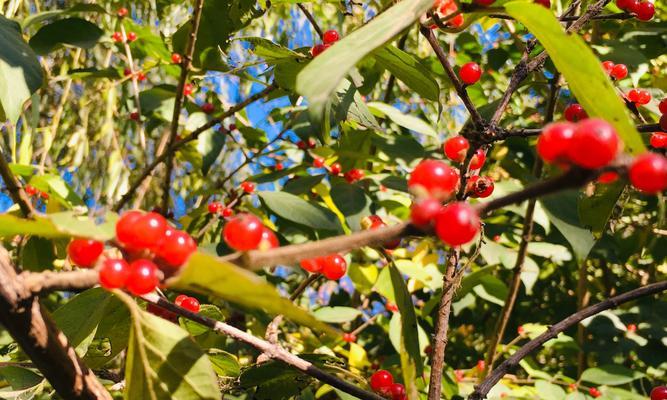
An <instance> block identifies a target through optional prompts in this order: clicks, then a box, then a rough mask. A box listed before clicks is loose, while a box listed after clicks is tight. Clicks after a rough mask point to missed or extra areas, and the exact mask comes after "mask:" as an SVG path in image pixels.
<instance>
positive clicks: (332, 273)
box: [322, 254, 347, 281]
mask: <svg viewBox="0 0 667 400" xmlns="http://www.w3.org/2000/svg"><path fill="white" fill-rule="evenodd" d="M346 272H347V261H345V258H343V256H341V255H340V254H333V255H330V256H326V257H325V258H324V260H323V265H322V275H324V276H325V277H326V278H327V279H330V280H334V281H335V280H338V279H340V278H342V277H343V276H345V273H346Z"/></svg>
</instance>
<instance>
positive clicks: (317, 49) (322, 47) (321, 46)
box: [310, 44, 331, 57]
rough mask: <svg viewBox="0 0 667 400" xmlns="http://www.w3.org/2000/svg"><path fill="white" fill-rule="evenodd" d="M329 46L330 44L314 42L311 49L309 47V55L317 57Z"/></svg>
mask: <svg viewBox="0 0 667 400" xmlns="http://www.w3.org/2000/svg"><path fill="white" fill-rule="evenodd" d="M329 47H331V45H330V44H316V45H315V46H313V48H312V49H310V55H312V56H313V57H317V56H319V55H320V54H322V53H323V52H324V50H326V49H328V48H329Z"/></svg>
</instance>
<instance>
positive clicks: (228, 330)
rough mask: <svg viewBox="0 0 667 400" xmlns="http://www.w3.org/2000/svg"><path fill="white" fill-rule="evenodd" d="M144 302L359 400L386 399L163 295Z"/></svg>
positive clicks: (149, 298) (149, 297)
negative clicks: (199, 325) (236, 341)
mask: <svg viewBox="0 0 667 400" xmlns="http://www.w3.org/2000/svg"><path fill="white" fill-rule="evenodd" d="M143 298H144V300H146V301H148V302H149V303H152V304H155V305H157V306H160V307H162V308H164V309H166V310H169V311H171V312H173V313H175V314H177V315H180V316H182V317H184V318H187V319H189V320H191V321H195V322H197V323H200V324H202V325H204V326H206V327H208V328H211V329H212V330H214V331H216V332H218V333H222V334H224V335H227V336H229V337H232V338H234V339H236V340H239V341H241V342H244V343H247V344H249V345H251V346H253V347H254V348H256V349H258V350H259V351H261V352H262V353H264V354H267V355H268V356H269V357H270V358H272V359H274V360H278V361H281V362H283V363H285V364H287V365H289V366H290V367H292V368H295V369H297V370H299V371H301V372H303V373H304V374H306V375H309V376H312V377H313V378H315V379H317V380H319V381H321V382H324V383H327V384H329V385H331V386H333V387H334V388H336V389H339V390H341V391H343V392H345V393H348V394H351V395H352V396H356V397H357V398H359V399H362V400H383V398H382V397H380V396H378V395H376V394H375V393H371V392H369V391H366V390H363V389H361V388H359V387H357V386H355V385H353V384H351V383H349V382H346V381H344V380H342V379H340V378H338V377H336V376H334V375H331V374H328V373H326V372H324V371H322V370H321V369H319V368H318V367H316V366H315V365H313V364H312V363H310V362H309V361H306V360H304V359H302V358H300V357H298V356H296V355H294V354H292V353H290V352H289V351H287V350H285V349H283V348H282V347H280V346H277V345H274V344H271V343H269V342H267V341H266V340H262V339H260V338H258V337H255V336H253V335H251V334H249V333H247V332H244V331H242V330H240V329H237V328H235V327H233V326H231V325H227V324H226V323H224V322H220V321H216V320H214V319H211V318H207V317H205V316H203V315H200V314H195V313H192V312H190V311H188V310H186V309H184V308H181V307H179V306H177V305H176V304H173V303H170V302H169V301H167V300H165V299H162V298H160V297H159V296H157V295H155V294H152V295H147V296H144V297H143Z"/></svg>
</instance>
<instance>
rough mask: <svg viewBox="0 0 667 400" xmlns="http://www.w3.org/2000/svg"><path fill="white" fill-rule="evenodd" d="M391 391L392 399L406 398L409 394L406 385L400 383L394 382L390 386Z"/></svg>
mask: <svg viewBox="0 0 667 400" xmlns="http://www.w3.org/2000/svg"><path fill="white" fill-rule="evenodd" d="M389 393H390V394H391V400H406V399H407V395H406V394H405V386H403V385H402V384H400V383H393V384H392V385H391V386H390V387H389Z"/></svg>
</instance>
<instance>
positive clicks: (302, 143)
mask: <svg viewBox="0 0 667 400" xmlns="http://www.w3.org/2000/svg"><path fill="white" fill-rule="evenodd" d="M296 147H298V148H299V149H301V150H305V149H306V148H307V147H308V144H306V142H304V141H303V140H299V141H298V142H296Z"/></svg>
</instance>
